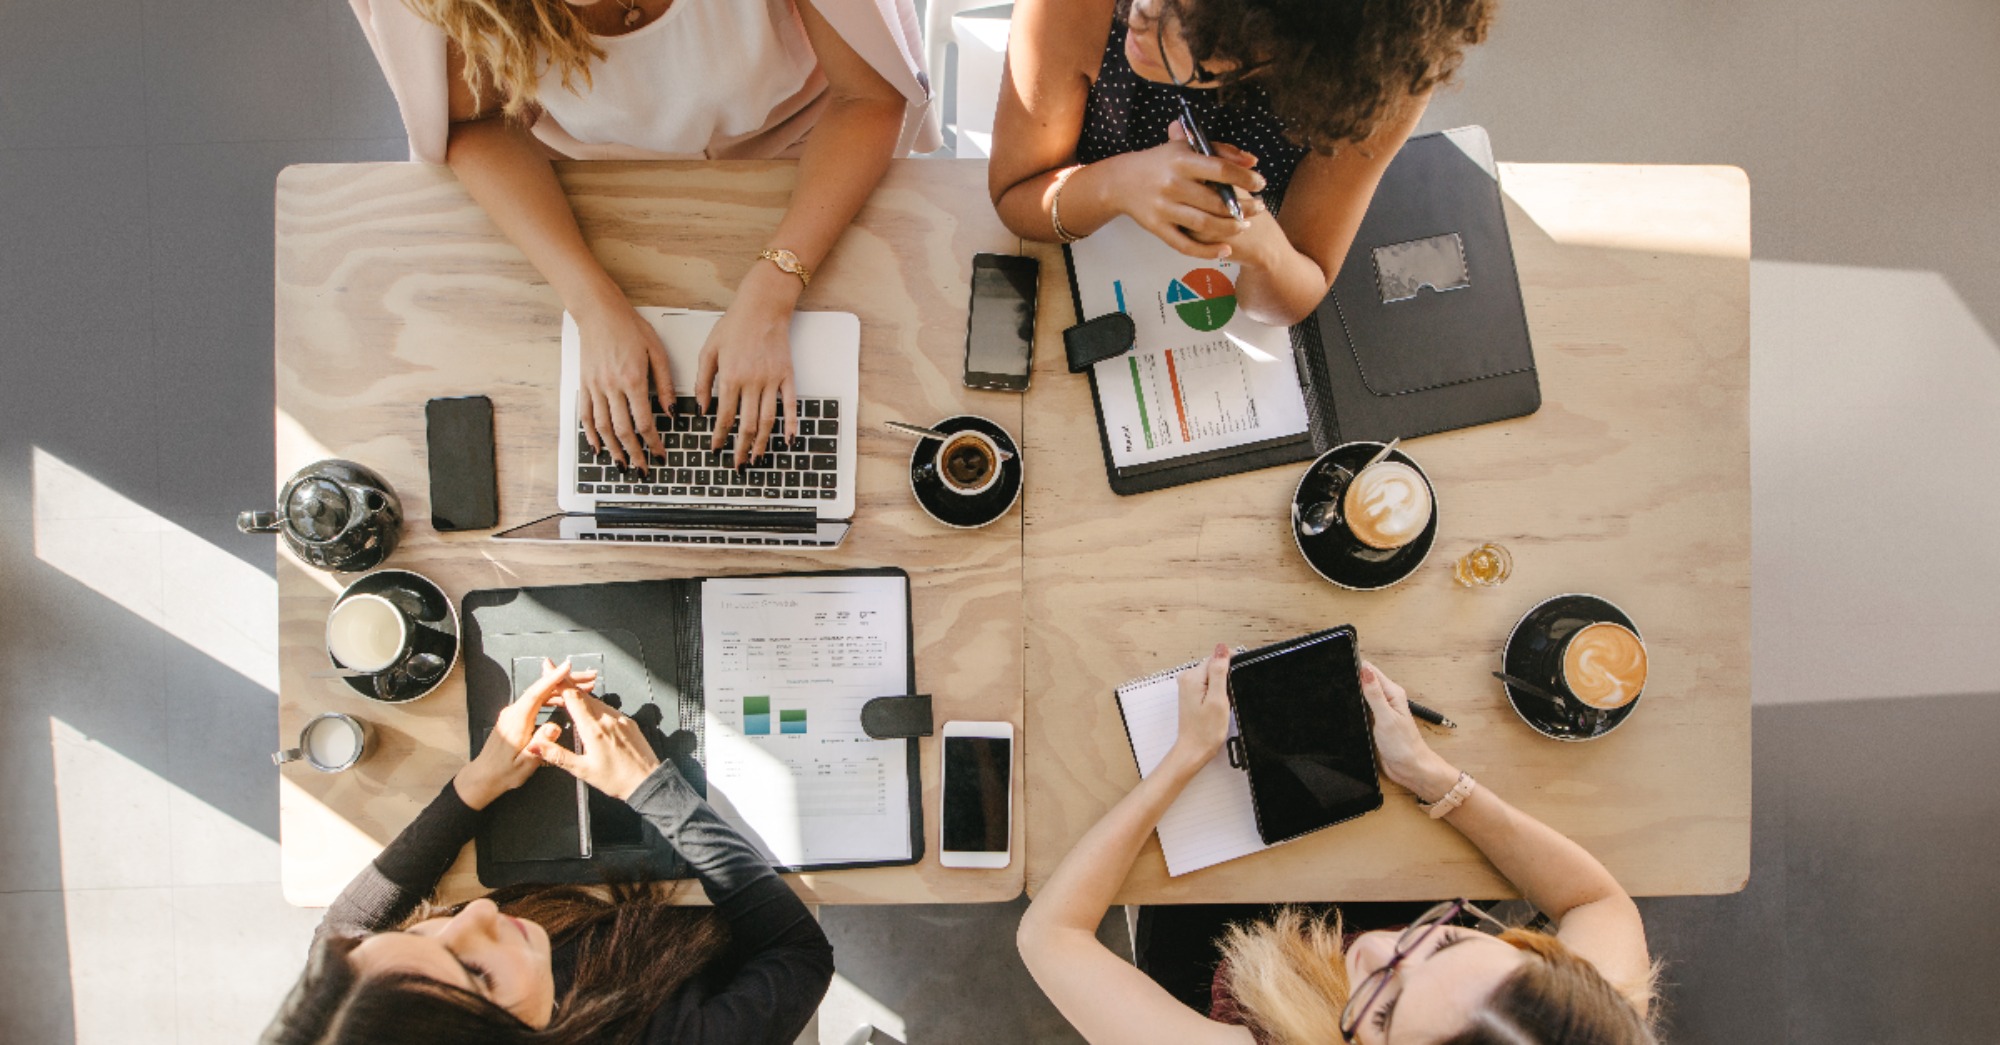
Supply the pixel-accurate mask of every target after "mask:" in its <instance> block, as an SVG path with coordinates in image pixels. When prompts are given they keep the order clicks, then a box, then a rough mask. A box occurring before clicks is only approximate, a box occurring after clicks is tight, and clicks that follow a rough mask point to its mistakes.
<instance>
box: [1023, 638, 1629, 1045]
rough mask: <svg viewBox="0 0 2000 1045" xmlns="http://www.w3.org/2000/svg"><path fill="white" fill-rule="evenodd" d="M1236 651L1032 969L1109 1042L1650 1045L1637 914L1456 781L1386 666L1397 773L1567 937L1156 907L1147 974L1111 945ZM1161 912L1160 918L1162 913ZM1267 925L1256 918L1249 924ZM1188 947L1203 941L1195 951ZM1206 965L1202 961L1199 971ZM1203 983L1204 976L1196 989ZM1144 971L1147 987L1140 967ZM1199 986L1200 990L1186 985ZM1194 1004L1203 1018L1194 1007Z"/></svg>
mask: <svg viewBox="0 0 2000 1045" xmlns="http://www.w3.org/2000/svg"><path fill="white" fill-rule="evenodd" d="M1228 670H1229V651H1228V650H1227V648H1225V647H1222V646H1217V647H1216V648H1215V652H1214V654H1213V655H1211V656H1210V657H1209V659H1208V660H1206V661H1204V662H1203V663H1202V664H1201V665H1199V666H1197V667H1195V668H1193V669H1190V670H1189V671H1187V672H1185V673H1183V674H1182V675H1181V678H1180V701H1181V710H1180V735H1179V738H1178V739H1177V740H1176V741H1175V744H1174V748H1173V751H1172V753H1170V754H1169V755H1168V756H1167V758H1166V759H1165V761H1163V762H1162V763H1161V764H1160V768H1159V769H1157V770H1155V771H1154V773H1153V774H1152V775H1151V776H1149V777H1146V778H1145V779H1144V780H1142V781H1140V783H1139V786H1138V787H1136V788H1134V789H1133V790H1132V792H1131V793H1130V794H1128V795H1126V796H1125V798H1124V799H1122V800H1121V801H1120V802H1119V803H1118V804H1117V805H1116V806H1114V807H1112V809H1111V812H1109V813H1107V814H1105V817H1104V819H1102V820H1100V821H1098V822H1097V824H1096V826H1094V827H1092V828H1091V829H1090V830H1089V831H1088V832H1087V833H1086V834H1085V835H1084V836H1083V838H1082V839H1081V840H1080V841H1078V842H1077V844H1076V848H1075V849H1073V850H1071V851H1070V854H1069V856H1068V857H1067V858H1065V859H1064V860H1063V862H1062V864H1061V866H1059V867H1057V868H1056V871H1055V874H1053V875H1051V876H1050V878H1049V881H1048V883H1047V884H1046V885H1044V886H1043V887H1042V889H1041V891H1040V892H1039V893H1038V894H1037V895H1036V896H1035V901H1034V903H1033V904H1032V905H1031V906H1030V907H1029V908H1028V913H1027V915H1026V916H1025V917H1024V918H1022V920H1021V928H1020V932H1019V935H1018V940H1019V944H1020V948H1021V957H1022V959H1023V960H1024V961H1025V962H1026V963H1027V966H1028V971H1029V972H1031V973H1033V974H1034V977H1035V982H1036V983H1038V984H1040V985H1041V987H1042V990H1043V991H1044V992H1045V993H1047V994H1048V996H1049V998H1050V1000H1051V1001H1053V1002H1055V1005H1056V1008H1058V1009H1060V1010H1061V1011H1062V1014H1063V1015H1064V1016H1065V1017H1067V1018H1068V1019H1069V1021H1070V1022H1071V1023H1072V1024H1074V1025H1075V1026H1076V1028H1077V1029H1078V1030H1079V1031H1081V1032H1082V1033H1083V1036H1084V1037H1085V1038H1086V1039H1088V1040H1089V1041H1091V1042H1093V1043H1094V1045H1115V1043H1125V1042H1130V1043H1133V1045H1141V1043H1151V1042H1163V1041H1171V1042H1180V1043H1196V1045H1200V1043H1207V1042H1214V1043H1216V1045H1224V1043H1235V1045H1253V1043H1255V1045H1305V1043H1308V1042H1320V1043H1323V1042H1329V1041H1334V1040H1336V1039H1338V1040H1340V1041H1344V1042H1358V1043H1363V1045H1415V1043H1448V1045H1485V1043H1492V1045H1529V1043H1534V1045H1565V1043H1574V1045H1581V1043H1586V1042H1588V1043H1591V1045H1627V1043H1633V1045H1637V1043H1650V1042H1653V1041H1654V1040H1655V1039H1654V1036H1653V1034H1652V1031H1651V1027H1650V1023H1649V1021H1648V1018H1647V1010H1648V1007H1649V1003H1650V1000H1651V996H1652V981H1653V967H1652V964H1651V962H1650V960H1649V959H1648V957H1647V954H1646V934H1645V929H1644V927H1643V926H1642V925H1641V924H1640V920H1639V909H1638V907H1637V906H1636V905H1634V904H1633V902H1632V898H1631V897H1629V896H1627V895H1626V894H1625V891H1624V890H1623V889H1622V888H1620V887H1619V885H1618V883H1617V881H1615V880H1614V879H1613V878H1612V877H1611V874H1610V872H1608V871H1606V870H1605V869H1604V865H1603V864H1601V863H1598V862H1597V860H1596V858H1595V857H1592V856H1591V855H1590V854H1589V853H1587V852H1585V851H1584V850H1583V848H1582V847H1581V846H1579V845H1577V844H1576V843H1575V842H1572V841H1570V840H1569V839H1567V838H1564V837H1563V836H1562V835H1560V834H1558V833H1556V832H1555V831H1554V830H1553V829H1551V828H1550V827H1548V826H1547V825H1546V824H1543V823H1541V822H1540V821H1538V820H1536V819H1534V818H1533V817H1531V816H1528V815H1527V814H1526V813H1523V812H1521V811H1520V810H1518V809H1515V808H1514V807H1513V806H1511V805H1508V804H1507V803H1506V802H1505V801H1504V800H1502V799H1501V798H1500V797H1499V796H1497V795H1495V794H1493V793H1492V792H1491V791H1489V790H1487V789H1486V788H1483V787H1480V786H1478V785H1477V784H1476V783H1474V782H1473V780H1472V778H1471V777H1470V776H1468V775H1467V774H1464V773H1461V772H1459V771H1458V770H1457V769H1454V768H1453V767H1452V766H1451V765H1450V764H1449V763H1447V762H1446V761H1445V760H1444V759H1443V758H1441V757H1439V756H1438V755H1437V753H1436V752H1434V751H1432V750H1431V749H1430V746H1429V745H1428V744H1426V743H1425V742H1424V739H1423V736H1422V735H1421V734H1420V733H1419V732H1418V731H1417V726H1416V722H1415V720H1414V719H1412V718H1411V717H1410V705H1409V700H1408V698H1407V697H1406V696H1405V695H1404V692H1403V688H1402V687H1401V686H1398V685H1397V684H1396V683H1394V682H1393V681H1390V679H1389V678H1388V677H1387V676H1385V675H1383V674H1382V673H1381V671H1379V670H1378V669H1376V668H1375V666H1374V665H1372V664H1364V665H1363V666H1362V669H1361V689H1362V693H1363V694H1364V696H1365V697H1366V698H1367V701H1368V707H1369V711H1370V712H1371V717H1372V718H1373V720H1374V736H1375V749H1376V752H1377V755H1378V756H1379V761H1380V763H1381V766H1382V771H1383V773H1384V774H1385V775H1387V776H1388V777H1389V779H1390V780H1393V781H1395V782H1396V783H1397V784H1400V785H1402V786H1403V787H1405V788H1408V789H1409V790H1410V791H1411V792H1412V793H1413V794H1414V795H1415V796H1416V797H1417V799H1418V800H1419V801H1420V802H1422V803H1424V804H1425V805H1426V806H1427V807H1428V808H1429V810H1430V812H1431V815H1432V816H1433V817H1435V818H1439V819H1442V820H1444V822H1445V823H1447V824H1450V825H1451V826H1452V827H1453V828H1455V829H1457V830H1458V832H1459V833H1460V834H1462V835H1464V836H1465V837H1466V838H1467V839H1468V840H1470V841H1471V842H1472V843H1473V844H1474V845H1476V846H1478V847H1479V850H1480V851H1481V852H1482V853H1484V854H1485V855H1486V858H1487V859H1488V860H1490V861H1492V862H1493V865H1494V867H1495V868H1497V869H1498V870H1499V871H1500V873H1501V874H1503V875H1505V876H1506V877H1507V880H1508V881H1510V882H1512V883H1513V884H1514V886H1515V887H1516V888H1518V889H1519V890H1520V891H1521V894H1522V895H1523V896H1524V897H1526V898H1527V899H1528V900H1529V901H1530V902H1532V903H1533V904H1534V905H1535V906H1536V907H1538V908H1540V909H1541V911H1542V912H1543V913H1544V915H1545V916H1546V917H1547V918H1548V919H1549V920H1550V921H1551V922H1552V923H1553V924H1554V925H1555V926H1556V929H1555V931H1554V933H1553V934H1548V933H1542V932H1531V931H1525V930H1520V929H1509V928H1506V927H1505V926H1503V925H1501V924H1499V923H1498V922H1496V921H1494V920H1493V919H1492V918H1491V917H1490V916H1488V915H1487V914H1486V913H1485V912H1484V911H1481V910H1480V909H1479V908H1478V907H1476V906H1474V905H1472V904H1470V903H1467V902H1466V901H1464V900H1452V901H1449V902H1446V903H1442V904H1438V905H1436V906H1432V907H1428V908H1427V909H1426V908H1425V907H1417V908H1416V909H1415V910H1414V911H1413V912H1412V913H1411V914H1409V915H1406V916H1405V917H1406V919H1407V924H1406V925H1398V926H1394V927H1384V926H1381V925H1379V924H1377V925H1375V926H1372V928H1374V931H1369V932H1361V933H1358V934H1352V933H1349V934H1347V936H1346V938H1343V929H1353V928H1355V927H1356V926H1355V925H1354V924H1353V920H1352V919H1348V920H1347V922H1346V924H1343V916H1344V915H1346V914H1348V913H1350V912H1353V913H1356V914H1359V915H1360V916H1361V917H1362V918H1364V919H1366V918H1371V917H1373V918H1375V919H1377V920H1378V921H1379V916H1380V915H1381V914H1382V913H1383V910H1384V909H1385V908H1387V907H1389V906H1390V905H1352V906H1343V908H1342V910H1341V911H1339V912H1326V913H1311V912H1307V911H1305V910H1303V909H1300V908H1295V907H1287V908H1278V909H1276V910H1274V911H1273V910H1269V909H1255V908H1247V907H1239V908H1233V909H1218V908H1213V907H1210V908H1146V909H1144V912H1143V913H1142V915H1141V917H1140V920H1139V923H1138V926H1137V930H1138V931H1137V933H1136V936H1137V937H1138V939H1137V941H1136V943H1135V946H1134V951H1135V958H1136V960H1137V962H1138V965H1139V968H1137V969H1135V968H1133V966H1131V965H1128V964H1126V963H1125V962H1124V961H1123V960H1121V959H1120V958H1119V957H1118V956H1117V955H1115V954H1113V953H1112V952H1111V951H1110V950H1109V949H1107V948H1106V947H1105V946H1104V945H1103V944H1101V943H1099V942H1098V940H1097V935H1096V933H1097V926H1098V923H1099V922H1100V921H1101V920H1102V919H1103V917H1104V912H1105V909H1106V908H1107V907H1108V906H1109V905H1110V903H1111V898H1112V896H1113V894H1114V893H1116V892H1117V890H1118V887H1119V885H1120V884H1121V883H1123V882H1124V880H1125V877H1126V875H1127V874H1128V873H1130V871H1131V869H1132V862H1133V860H1134V859H1136V858H1137V856H1138V854H1139V849H1140V847H1141V846H1142V845H1144V844H1145V841H1146V838H1147V836H1148V835H1150V834H1151V833H1152V831H1153V828H1154V826H1155V825H1157V824H1158V823H1159V819H1160V815H1161V814H1162V813H1163V812H1165V811H1166V809H1167V807H1168V806H1169V805H1171V804H1172V803H1173V801H1174V799H1175V798H1176V797H1177V796H1178V795H1179V794H1180V792H1181V790H1182V789H1183V788H1184V787H1186V786H1187V783H1188V781H1189V780H1190V779H1191V778H1192V777H1193V776H1194V774H1195V773H1196V772H1197V771H1199V770H1200V768H1201V767H1202V766H1204V765H1206V764H1207V763H1208V761H1209V759H1211V758H1213V757H1214V755H1215V753H1216V751H1218V750H1219V749H1220V748H1221V746H1222V742H1223V739H1224V737H1225V736H1226V735H1227V733H1228V729H1229V698H1228ZM1149 916H1158V917H1149ZM1253 919H1254V920H1253ZM1191 937H1192V938H1191ZM1196 955H1200V957H1196ZM1189 969H1198V970H1199V972H1200V975H1199V977H1198V978H1197V977H1189V976H1188V975H1186V973H1187V971H1188V970H1189ZM1142 970H1143V971H1142ZM1190 981H1192V982H1190ZM1191 1006H1192V1007H1191Z"/></svg>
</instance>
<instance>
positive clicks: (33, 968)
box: [0, 892, 76, 1043]
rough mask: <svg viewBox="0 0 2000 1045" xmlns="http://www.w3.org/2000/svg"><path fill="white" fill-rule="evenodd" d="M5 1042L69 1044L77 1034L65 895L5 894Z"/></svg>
mask: <svg viewBox="0 0 2000 1045" xmlns="http://www.w3.org/2000/svg"><path fill="white" fill-rule="evenodd" d="M0 940H6V941H7V949H6V957H5V958H0V1041H10V1042H22V1043H27V1042H65V1041H69V1040H71V1039H72V1038H73V1037H74V1036H75V1034H76V1028H75V1025H74V1020H73V1016H72V1014H71V1005H70V992H69V965H70V962H69V934H68V929H67V923H66V922H65V921H64V918H63V896H62V894H61V893H59V892H32V893H9V892H0Z"/></svg>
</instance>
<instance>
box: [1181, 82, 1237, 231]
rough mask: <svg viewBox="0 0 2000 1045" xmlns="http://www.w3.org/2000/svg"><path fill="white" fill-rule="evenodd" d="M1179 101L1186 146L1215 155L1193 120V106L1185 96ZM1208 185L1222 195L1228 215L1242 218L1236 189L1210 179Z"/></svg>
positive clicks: (1203, 153) (1213, 149) (1204, 135)
mask: <svg viewBox="0 0 2000 1045" xmlns="http://www.w3.org/2000/svg"><path fill="white" fill-rule="evenodd" d="M1180 103H1181V118H1180V123H1181V133H1182V134H1184V135H1186V136H1187V143H1188V148H1190V149H1193V150H1194V151H1196V152H1198V153H1200V154H1201V155H1203V156H1213V155H1215V148H1214V147H1213V146H1211V145H1209V144H1208V135H1206V134H1203V133H1202V130H1201V124H1199V123H1197V122H1195V118H1194V109H1193V107H1192V106H1190V105H1188V101H1187V99H1186V98H1182V99H1181V100H1180ZM1208 187H1209V188H1211V189H1214V190H1215V194H1216V195H1217V196H1220V197H1222V203H1223V205H1224V206H1226V207H1228V208H1229V216H1230V217H1232V218H1235V219H1236V220H1237V221H1242V220H1243V206H1242V204H1239V203H1238V202H1236V189H1235V187H1234V186H1231V185H1225V184H1223V183H1222V182H1219V181H1212V182H1209V183H1208Z"/></svg>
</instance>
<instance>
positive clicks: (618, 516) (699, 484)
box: [496, 308, 861, 548]
mask: <svg viewBox="0 0 2000 1045" xmlns="http://www.w3.org/2000/svg"><path fill="white" fill-rule="evenodd" d="M638 311H639V315H640V316H642V317H644V318H645V319H646V321H647V322H649V323H651V324H653V329H654V330H657V331H659V334H660V341H661V342H662V343H663V344H665V345H666V348H667V360H668V366H669V370H670V372H671V373H672V374H673V378H674V391H675V392H676V393H677V394H678V395H679V397H680V398H679V401H678V402H677V403H676V404H675V411H674V412H675V416H674V417H673V418H671V419H669V418H668V417H667V415H666V411H665V410H664V409H663V404H661V403H659V402H657V401H656V402H655V403H654V404H653V407H654V417H653V423H654V424H655V425H657V426H658V427H659V430H660V435H661V439H662V441H663V442H665V444H666V455H665V456H664V457H661V456H656V455H653V454H648V455H647V460H646V462H645V466H644V467H643V468H639V467H635V468H620V467H618V466H617V465H616V464H615V463H613V461H612V459H611V455H610V454H608V453H603V452H599V451H593V450H591V448H590V441H589V440H588V439H587V438H586V437H585V436H584V435H583V432H582V429H581V428H580V427H579V425H578V422H577V391H578V388H579V387H580V385H581V382H580V380H579V378H578V364H577V357H578V342H577V328H576V322H575V320H573V319H572V318H571V317H570V315H569V314H568V313H564V314H563V338H562V384H561V386H560V392H559V394H560V397H561V404H562V423H561V438H559V439H558V440H557V446H556V476H557V487H556V489H557V491H558V492H557V495H556V506H557V507H558V508H559V509H561V510H560V511H559V512H557V513H556V514H554V515H550V516H547V517H544V518H541V519H537V520H536V521H534V522H532V523H529V524H528V525H526V526H520V527H516V528H514V529H512V530H508V531H506V532H504V533H500V534H497V535H496V536H497V537H498V538H499V539H502V540H527V541H619V542H625V543H637V544H666V545H678V546H683V547H688V546H702V545H706V546H711V547H713V546H728V545H749V544H757V545H788V546H795V547H818V548H831V547H834V546H836V545H838V544H839V543H840V542H841V540H842V539H843V538H845V537H846V536H847V530H848V526H849V525H850V522H851V520H852V519H853V517H854V485H855V484H854V472H855V461H856V451H855V435H854V425H855V419H856V416H857V414H858V413H859V411H860V406H861V321H860V320H858V319H856V318H855V317H854V316H853V315H852V314H851V313H847V312H797V313H794V314H793V315H792V368H793V384H794V387H795V388H796V389H797V391H798V396H799V418H800V420H799V435H800V438H801V439H802V440H803V443H804V445H803V446H802V447H800V448H798V449H796V450H795V449H793V448H792V447H791V446H790V445H789V444H786V443H783V442H781V441H780V439H779V438H778V436H780V435H782V434H783V433H784V419H783V417H782V414H783V407H782V406H781V407H780V408H779V413H780V415H781V416H780V418H779V419H778V421H777V422H776V425H775V426H774V429H773V435H772V438H771V441H770V444H769V452H768V453H767V455H766V459H765V461H764V462H763V463H762V464H761V465H755V466H746V467H745V468H744V470H743V471H742V472H741V473H739V472H737V471H736V470H735V469H734V468H733V467H731V463H732V461H733V460H734V458H733V455H732V450H733V447H734V440H735V434H734V430H732V432H731V435H730V443H729V444H728V447H729V448H725V449H724V450H723V451H721V452H720V453H714V452H711V451H710V450H709V448H708V447H709V443H710V441H711V440H712V439H713V438H714V434H715V427H714V426H715V417H714V416H713V415H709V414H702V413H701V412H700V411H698V410H696V409H695V401H694V398H693V396H692V395H691V393H692V392H693V390H694V377H695V367H696V364H697V362H698V360H699V358H700V355H701V347H702V344H703V343H704V342H705V341H707V339H708V332H709V330H710V328H712V327H714V326H715V323H716V320H718V319H721V318H722V313H720V312H693V311H689V310H687V309H677V308H642V309H639V310H638Z"/></svg>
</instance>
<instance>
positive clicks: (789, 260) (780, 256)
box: [757, 249, 813, 287]
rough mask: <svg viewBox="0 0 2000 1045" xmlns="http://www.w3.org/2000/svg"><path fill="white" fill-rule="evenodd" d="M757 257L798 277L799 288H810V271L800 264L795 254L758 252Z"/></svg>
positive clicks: (785, 251)
mask: <svg viewBox="0 0 2000 1045" xmlns="http://www.w3.org/2000/svg"><path fill="white" fill-rule="evenodd" d="M757 256H758V257H759V258H762V259H764V260H765V261H768V262H770V263H771V264H773V265H776V266H778V268H780V269H782V270H784V271H786V272H789V273H791V274H792V275H794V276H797V277H799V285H800V286H806V287H810V286H812V282H813V274H812V270H811V269H809V268H807V267H805V265H803V264H801V263H800V261H799V256H798V255H797V254H794V253H792V252H791V251H789V250H783V249H780V250H763V251H758V252H757Z"/></svg>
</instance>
